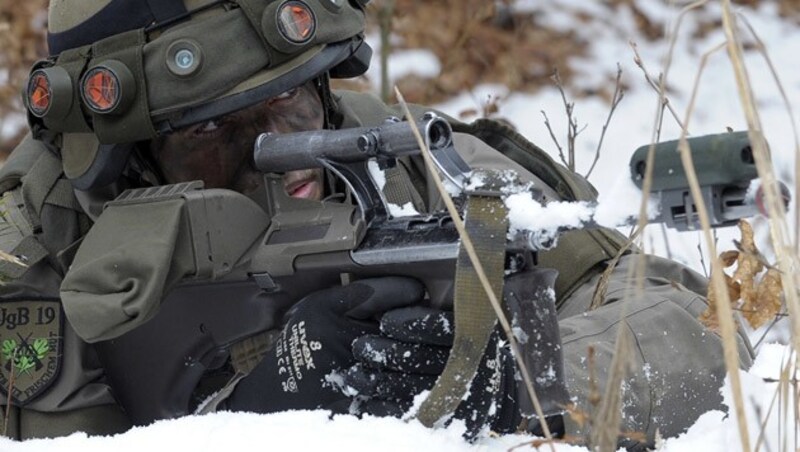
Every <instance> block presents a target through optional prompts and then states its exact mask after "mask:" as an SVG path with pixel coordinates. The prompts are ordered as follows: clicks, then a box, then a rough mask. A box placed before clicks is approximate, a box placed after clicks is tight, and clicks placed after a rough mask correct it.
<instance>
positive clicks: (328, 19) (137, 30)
mask: <svg viewBox="0 0 800 452" xmlns="http://www.w3.org/2000/svg"><path fill="white" fill-rule="evenodd" d="M86 1H87V2H88V1H89V0H86ZM96 1H97V2H100V3H102V4H103V5H101V6H100V7H95V8H94V9H95V10H96V11H91V8H89V10H90V14H89V17H84V18H81V17H78V18H77V19H76V18H74V17H71V18H67V19H65V20H62V23H59V22H58V21H54V20H53V18H57V17H62V16H64V14H67V12H72V11H73V10H81V9H82V8H75V7H74V2H67V1H64V0H62V1H57V0H53V1H51V6H50V17H51V25H50V28H51V30H50V33H49V35H48V43H49V45H50V48H51V53H52V54H53V55H52V56H51V57H49V58H47V59H45V60H41V61H39V62H38V63H37V64H36V65H35V66H34V67H33V69H32V71H31V76H30V78H29V83H28V89H26V91H25V95H24V102H25V105H26V107H27V108H28V111H29V115H28V118H29V123H30V124H31V128H32V129H34V130H43V129H44V130H47V131H49V132H51V133H57V134H80V135H83V136H86V135H94V137H96V141H97V144H98V145H97V146H94V148H95V149H91V150H89V149H85V146H82V147H83V148H82V149H70V148H69V146H64V147H63V149H62V157H63V161H64V169H65V173H67V176H68V177H69V178H70V179H73V180H74V179H78V178H81V176H84V175H88V173H91V172H92V171H90V168H91V167H93V166H95V165H92V164H88V162H94V160H95V159H97V158H100V154H102V153H105V154H108V146H106V147H105V148H104V151H103V152H100V145H116V144H125V143H134V142H138V141H143V140H149V139H152V138H154V137H156V136H158V135H159V134H165V133H169V132H171V131H172V130H175V129H177V128H181V127H185V126H188V125H191V124H195V123H199V122H203V121H207V120H209V119H211V118H214V117H217V116H221V115H225V114H228V113H231V112H233V111H236V110H239V109H242V108H246V107H249V106H251V105H255V104H256V103H258V102H260V101H263V100H265V99H268V98H271V97H274V96H277V95H279V94H280V93H282V92H284V91H287V90H289V89H291V88H293V87H296V86H300V85H302V84H303V83H305V82H307V81H309V80H312V79H314V78H317V77H319V76H321V75H323V74H326V73H327V74H330V76H331V77H335V78H338V77H353V76H358V75H361V74H363V73H364V72H365V71H366V69H367V68H368V66H369V60H370V58H371V53H372V52H371V49H370V48H369V46H368V45H367V44H366V43H365V42H364V37H363V31H364V11H363V6H364V4H365V3H366V2H365V1H354V0H351V1H348V0H235V1H210V2H209V1H208V0H206V1H202V0H159V1H151V0H133V1H131V0H127V1H126V0H96ZM198 2H199V3H198ZM154 5H157V6H155V7H154ZM70 8H71V9H70ZM83 9H84V10H86V9H87V8H83ZM134 10H135V11H134ZM65 11H67V12H65ZM120 15H127V16H123V17H124V20H121V21H120V20H116V21H114V20H111V19H113V18H115V17H116V18H119V17H120ZM90 28H91V29H92V30H93V31H92V32H91V33H90V34H88V35H87V34H85V33H84V32H85V31H86V30H88V29H90ZM87 40H88V42H87ZM231 46H235V51H232V49H231ZM64 142H65V143H70V142H81V143H84V144H85V143H86V140H85V139H81V140H64ZM86 152H90V153H93V156H86V155H81V156H75V155H72V154H74V153H82V154H85V153H86ZM120 157H121V155H120ZM100 160H107V158H100ZM76 162H78V163H76ZM96 163H98V164H99V163H102V162H99V161H98V162H96ZM106 163H107V162H106ZM101 179H103V180H106V179H108V177H107V176H106V177H103V178H101ZM98 182H99V181H98ZM81 185H86V184H81ZM88 185H94V183H89V184H88Z"/></svg>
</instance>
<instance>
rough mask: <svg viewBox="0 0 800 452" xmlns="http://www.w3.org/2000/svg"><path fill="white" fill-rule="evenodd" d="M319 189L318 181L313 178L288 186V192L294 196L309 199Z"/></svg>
mask: <svg viewBox="0 0 800 452" xmlns="http://www.w3.org/2000/svg"><path fill="white" fill-rule="evenodd" d="M316 191H317V181H316V180H314V179H313V178H311V179H306V180H301V181H297V182H293V183H291V184H289V185H287V186H286V194H288V195H289V196H291V197H292V198H302V199H308V198H310V197H311V196H313V194H314V193H316Z"/></svg>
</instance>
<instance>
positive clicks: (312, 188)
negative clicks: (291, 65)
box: [150, 82, 324, 199]
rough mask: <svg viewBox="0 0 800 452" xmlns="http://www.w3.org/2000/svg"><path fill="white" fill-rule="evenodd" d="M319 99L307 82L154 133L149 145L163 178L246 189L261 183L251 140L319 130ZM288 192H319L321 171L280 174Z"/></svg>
mask: <svg viewBox="0 0 800 452" xmlns="http://www.w3.org/2000/svg"><path fill="white" fill-rule="evenodd" d="M323 123H324V114H323V110H322V102H321V101H320V99H319V95H318V94H317V90H316V89H315V88H314V85H313V82H309V83H306V84H305V85H303V86H300V87H298V88H295V89H292V90H289V91H286V92H285V93H283V94H281V95H279V96H276V97H274V98H272V99H269V100H267V101H264V102H262V103H260V104H258V105H254V106H252V107H250V108H247V109H244V110H240V111H238V112H235V113H231V114H229V115H225V116H222V117H219V118H217V119H214V120H212V121H208V122H205V123H201V124H195V125H192V126H189V127H186V128H184V129H180V130H177V131H175V132H174V133H172V134H170V135H167V136H164V137H160V138H157V139H155V140H153V141H152V143H151V145H150V152H151V153H152V155H153V157H154V159H155V161H156V163H157V164H158V166H159V167H160V169H161V171H162V173H163V174H164V177H165V178H166V182H168V183H177V182H186V181H191V180H202V181H204V182H205V185H206V188H229V189H232V190H236V191H238V192H240V193H244V194H247V193H252V192H254V191H255V190H257V189H259V188H260V187H261V186H262V185H263V178H262V177H261V173H260V172H259V171H257V170H256V169H255V167H254V165H253V143H255V140H256V137H258V135H259V134H261V133H264V132H270V133H291V132H301V131H304V130H316V129H321V128H322V127H323ZM284 187H285V188H286V190H287V193H288V194H289V195H291V196H295V197H302V198H306V199H320V198H321V197H322V171H321V170H302V171H292V172H289V173H286V175H284Z"/></svg>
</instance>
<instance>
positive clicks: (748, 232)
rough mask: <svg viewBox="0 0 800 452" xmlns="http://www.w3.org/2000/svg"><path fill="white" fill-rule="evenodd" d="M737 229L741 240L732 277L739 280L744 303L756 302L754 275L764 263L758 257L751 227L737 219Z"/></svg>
mask: <svg viewBox="0 0 800 452" xmlns="http://www.w3.org/2000/svg"><path fill="white" fill-rule="evenodd" d="M739 230H741V232H742V241H741V242H740V243H739V248H740V249H739V251H740V252H739V258H738V259H737V261H736V271H735V272H734V273H733V279H734V280H736V281H738V282H739V288H740V291H741V293H740V297H741V299H742V301H743V302H744V304H749V303H756V302H757V301H756V297H757V296H758V295H757V291H756V284H757V283H756V277H757V276H758V274H759V273H761V272H762V271H763V270H764V264H763V263H762V262H761V259H759V255H760V252H759V251H758V248H756V244H755V240H754V238H753V227H752V226H750V223H748V222H747V221H745V220H739Z"/></svg>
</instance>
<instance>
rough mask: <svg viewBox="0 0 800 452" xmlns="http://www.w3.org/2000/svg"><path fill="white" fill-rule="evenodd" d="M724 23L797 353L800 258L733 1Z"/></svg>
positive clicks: (727, 1) (724, 8)
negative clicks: (792, 241) (790, 238)
mask: <svg viewBox="0 0 800 452" xmlns="http://www.w3.org/2000/svg"><path fill="white" fill-rule="evenodd" d="M722 23H723V29H724V31H725V36H726V37H727V48H728V56H729V58H730V60H731V64H732V65H733V71H734V75H735V76H736V87H737V89H738V91H739V99H740V101H741V102H742V108H743V110H744V113H745V118H746V120H747V126H748V135H749V137H750V143H751V147H752V149H753V157H754V158H755V162H756V168H757V169H758V174H759V176H760V177H761V180H762V182H763V188H764V193H765V195H766V201H767V202H766V205H767V212H768V213H769V218H770V220H769V230H770V235H771V238H772V245H773V248H774V249H775V253H776V255H777V260H778V268H779V269H780V270H781V272H782V273H783V274H784V275H787V277H786V278H784V281H783V284H784V287H785V289H786V290H785V291H784V294H785V299H786V307H787V309H788V310H789V319H790V324H791V327H792V342H793V344H792V345H793V347H794V350H800V301H799V300H798V295H797V280H796V278H797V277H798V274H797V272H796V268H797V263H798V262H797V261H798V256H797V253H795V252H794V250H795V248H794V247H792V246H791V244H790V243H789V242H788V241H787V235H788V234H787V231H788V225H787V222H786V217H785V212H784V208H783V203H782V200H781V194H780V191H779V188H778V185H777V182H776V178H775V174H774V171H773V169H772V164H771V161H770V156H769V153H768V149H767V145H766V141H765V139H764V136H763V132H762V130H763V129H762V127H761V119H760V117H759V114H758V109H757V108H756V104H755V99H754V96H753V91H752V86H751V84H750V80H749V76H748V74H747V68H746V67H745V65H744V58H743V55H742V53H743V52H742V44H741V41H740V39H739V36H738V30H737V28H736V19H735V16H734V15H733V12H732V9H731V3H730V0H723V1H722ZM743 446H745V444H743Z"/></svg>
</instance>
